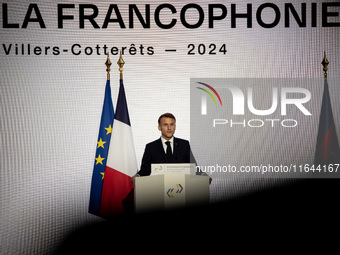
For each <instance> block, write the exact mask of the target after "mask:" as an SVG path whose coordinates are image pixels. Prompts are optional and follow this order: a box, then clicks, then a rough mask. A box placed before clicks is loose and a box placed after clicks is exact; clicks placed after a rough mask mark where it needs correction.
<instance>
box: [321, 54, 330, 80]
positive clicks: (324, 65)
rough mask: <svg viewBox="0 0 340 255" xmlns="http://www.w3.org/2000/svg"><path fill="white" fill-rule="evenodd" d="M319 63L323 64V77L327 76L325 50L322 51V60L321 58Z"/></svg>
mask: <svg viewBox="0 0 340 255" xmlns="http://www.w3.org/2000/svg"><path fill="white" fill-rule="evenodd" d="M321 64H322V65H323V71H324V76H325V78H327V71H328V68H327V66H328V64H329V62H328V60H327V58H326V51H324V56H323V60H322V62H321Z"/></svg>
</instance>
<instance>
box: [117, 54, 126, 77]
mask: <svg viewBox="0 0 340 255" xmlns="http://www.w3.org/2000/svg"><path fill="white" fill-rule="evenodd" d="M124 64H125V62H124V60H123V57H122V52H120V57H119V60H118V62H117V65H118V66H119V69H118V70H119V72H120V79H121V80H123V70H124V69H123V66H124Z"/></svg>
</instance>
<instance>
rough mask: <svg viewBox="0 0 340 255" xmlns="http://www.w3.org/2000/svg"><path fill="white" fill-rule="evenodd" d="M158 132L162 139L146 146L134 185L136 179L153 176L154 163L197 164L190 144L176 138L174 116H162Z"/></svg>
mask: <svg viewBox="0 0 340 255" xmlns="http://www.w3.org/2000/svg"><path fill="white" fill-rule="evenodd" d="M158 130H159V131H161V137H160V138H159V139H157V140H155V141H153V142H151V143H148V144H147V145H146V146H145V151H144V155H143V158H142V164H141V167H140V171H139V172H138V173H137V174H136V175H134V176H133V177H132V178H131V183H132V184H133V185H134V183H135V178H136V177H139V176H147V175H150V174H151V164H153V163H196V161H195V158H194V156H193V154H192V152H191V149H190V144H189V142H188V141H187V140H184V139H180V138H177V137H174V133H175V130H176V118H175V116H174V115H172V114H171V113H164V114H162V115H161V116H160V117H159V118H158ZM198 174H200V173H198ZM210 181H211V179H210Z"/></svg>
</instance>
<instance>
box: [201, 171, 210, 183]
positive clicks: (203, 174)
mask: <svg viewBox="0 0 340 255" xmlns="http://www.w3.org/2000/svg"><path fill="white" fill-rule="evenodd" d="M202 176H208V177H209V185H210V183H211V182H212V178H211V177H210V176H209V175H207V174H206V173H202Z"/></svg>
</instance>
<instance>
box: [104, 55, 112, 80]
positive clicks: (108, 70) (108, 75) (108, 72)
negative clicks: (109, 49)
mask: <svg viewBox="0 0 340 255" xmlns="http://www.w3.org/2000/svg"><path fill="white" fill-rule="evenodd" d="M105 65H106V72H107V80H108V81H109V80H110V71H111V69H110V66H111V65H112V63H111V61H110V58H109V53H107V59H106V62H105Z"/></svg>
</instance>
